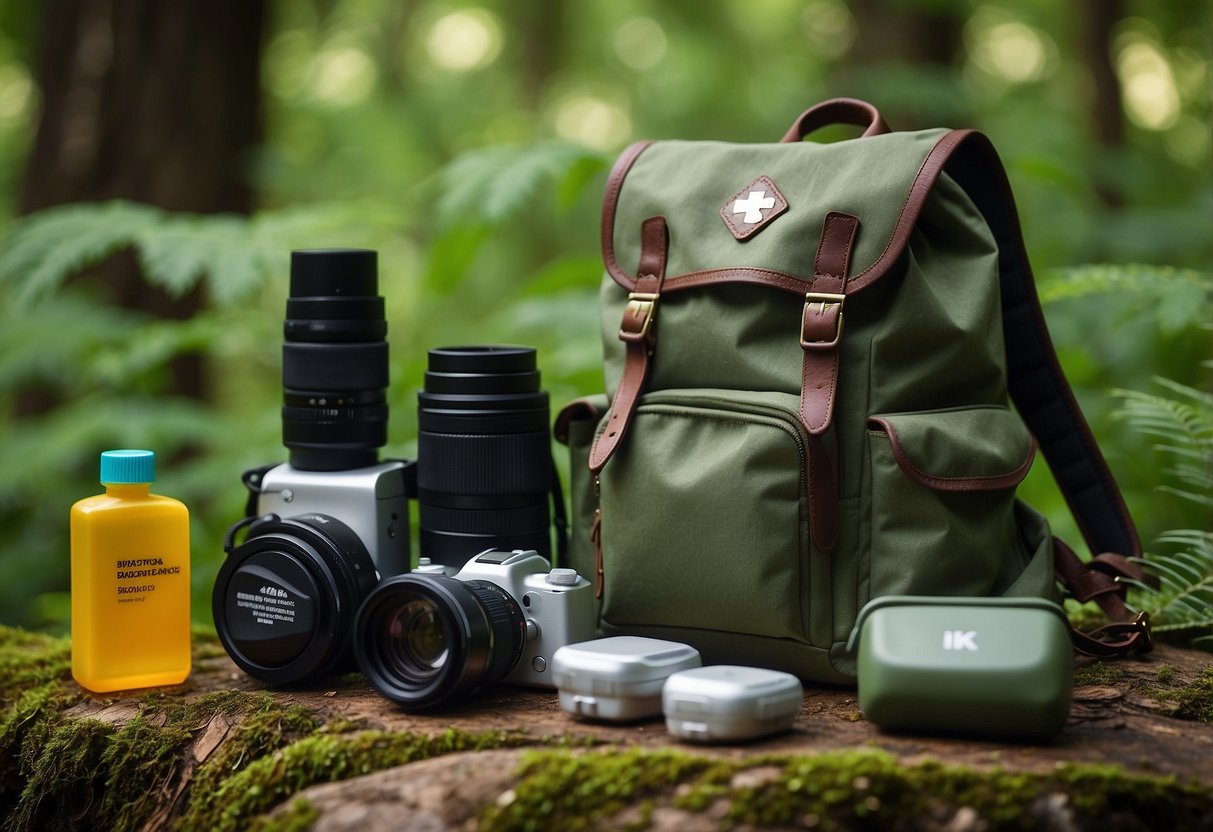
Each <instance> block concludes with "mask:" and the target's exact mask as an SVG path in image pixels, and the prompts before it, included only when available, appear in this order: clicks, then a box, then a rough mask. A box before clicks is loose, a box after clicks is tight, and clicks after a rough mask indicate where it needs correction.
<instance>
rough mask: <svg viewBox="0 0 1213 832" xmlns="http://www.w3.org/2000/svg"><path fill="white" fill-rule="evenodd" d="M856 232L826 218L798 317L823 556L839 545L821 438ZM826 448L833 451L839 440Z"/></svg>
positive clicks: (851, 223) (814, 508)
mask: <svg viewBox="0 0 1213 832" xmlns="http://www.w3.org/2000/svg"><path fill="white" fill-rule="evenodd" d="M858 229H859V220H858V219H856V218H855V217H852V216H851V215H849V214H840V213H837V212H834V211H831V212H830V213H829V214H827V215H826V220H825V225H824V227H823V228H822V230H821V242H819V243H818V244H817V256H816V257H815V258H814V260H813V283H812V284H811V285H810V287H809V288H810V290H811V291H809V292H808V293H807V294H806V295H805V302H804V312H803V314H802V315H801V319H800V348H801V349H802V350H803V351H804V364H803V368H802V371H801V380H800V421H801V424H803V425H804V429H805V430H806V431H807V432H808V434H809V464H808V468H809V470H808V474H809V530H810V534H811V535H812V538H813V543H814V544H816V546H817V548H819V549H821V550H822V551H823V552H828V551H830V550H831V549H833V548H834V544H835V543H836V542H837V541H838V471H837V469H836V468H835V464H834V459H833V456H834V454H832V453H831V452H830V448H829V447H827V442H826V441H825V440H824V439H823V436H824V435H825V433H826V431H827V430H829V428H830V424H831V423H832V422H833V419H834V399H835V397H836V395H837V393H838V360H839V355H840V346H841V341H842V323H843V319H842V305H843V301H844V300H845V295H844V294H843V290H844V289H845V288H846V282H847V268H848V267H849V265H850V261H851V245H852V244H853V243H854V242H855V232H856V231H857V230H858ZM828 445H829V446H830V447H836V445H837V442H836V441H831V442H829V443H828Z"/></svg>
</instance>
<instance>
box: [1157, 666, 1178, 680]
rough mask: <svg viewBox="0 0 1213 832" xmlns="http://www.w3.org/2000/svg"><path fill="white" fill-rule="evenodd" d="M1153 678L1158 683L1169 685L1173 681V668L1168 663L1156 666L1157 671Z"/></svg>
mask: <svg viewBox="0 0 1213 832" xmlns="http://www.w3.org/2000/svg"><path fill="white" fill-rule="evenodd" d="M1154 678H1155V679H1157V680H1158V683H1159V684H1160V685H1170V684H1172V683H1173V682H1174V681H1175V668H1173V667H1171V665H1169V664H1164V665H1163V666H1162V667H1160V668H1158V671H1157V672H1156V673H1155V674H1154Z"/></svg>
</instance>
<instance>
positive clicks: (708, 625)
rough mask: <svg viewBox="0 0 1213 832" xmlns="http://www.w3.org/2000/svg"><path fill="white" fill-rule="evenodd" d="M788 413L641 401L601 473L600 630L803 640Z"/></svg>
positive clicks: (794, 441) (768, 405)
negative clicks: (668, 630) (704, 632)
mask: <svg viewBox="0 0 1213 832" xmlns="http://www.w3.org/2000/svg"><path fill="white" fill-rule="evenodd" d="M797 405H798V399H797V398H796V397H795V396H791V395H788V394H784V393H737V392H734V391H727V390H683V391H678V392H677V393H674V392H662V393H651V394H649V395H647V396H645V397H644V398H643V399H642V400H641V402H640V405H639V407H638V408H637V409H636V412H635V414H634V415H633V420H632V423H631V424H630V425H629V427H628V436H627V437H626V439H625V441H624V442H623V444H622V445H621V446H620V448H619V451H618V452H617V453H616V454H615V456H614V457H613V458H612V459H611V461H610V462H609V463H608V464H607V465H606V467H605V468H604V469H603V471H602V474H601V500H602V529H601V531H602V562H603V573H604V594H603V620H604V621H605V622H606V623H608V624H610V625H611V626H613V627H617V628H624V629H626V628H627V627H628V626H660V627H677V628H695V629H703V630H717V631H725V632H732V633H743V634H752V635H761V636H771V637H775V638H794V639H798V640H800V641H807V640H808V639H807V638H806V631H805V622H804V617H803V616H802V605H801V599H802V598H803V597H804V593H805V592H807V590H808V587H807V585H806V584H807V580H808V575H809V571H808V566H807V558H808V550H809V549H808V503H807V493H806V483H805V477H804V470H805V454H806V452H807V451H806V446H805V439H804V435H803V433H802V429H801V427H800V423H799V419H798V417H797V415H796V408H797Z"/></svg>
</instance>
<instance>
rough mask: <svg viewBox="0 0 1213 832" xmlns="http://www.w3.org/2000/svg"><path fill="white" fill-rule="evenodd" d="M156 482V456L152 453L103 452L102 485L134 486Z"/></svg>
mask: <svg viewBox="0 0 1213 832" xmlns="http://www.w3.org/2000/svg"><path fill="white" fill-rule="evenodd" d="M155 481H156V454H155V453H153V452H152V451H132V450H123V451H103V452H102V454H101V484H102V485H135V484H137V483H144V482H155Z"/></svg>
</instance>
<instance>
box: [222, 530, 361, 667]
mask: <svg viewBox="0 0 1213 832" xmlns="http://www.w3.org/2000/svg"><path fill="white" fill-rule="evenodd" d="M376 580H378V575H377V574H376V572H375V566H374V564H373V563H372V562H371V558H370V555H369V554H368V553H367V551H366V547H365V546H363V544H362V541H361V540H359V538H358V535H357V534H355V533H354V531H353V530H352V529H350V528H349V527H348V526H346V525H345V524H344V523H342V522H341V521H339V520H336V519H334V518H332V517H328V516H326V515H323V514H301V515H299V516H298V517H292V518H288V519H285V520H283V519H281V518H279V517H278V516H277V515H273V514H270V515H266V516H265V517H262V518H259V519H258V520H256V521H254V522H253V524H252V525H251V526H250V528H249V535H248V537H247V538H246V539H245V541H244V543H242V544H240V545H239V546H237V547H236V548H235V549H233V550H232V551H231V554H229V555H228V557H227V559H226V560H225V561H224V562H223V566H222V567H221V568H220V569H219V575H218V577H216V579H215V589H214V594H213V595H212V597H211V611H212V612H213V613H214V616H215V630H216V631H217V632H218V634H219V640H220V641H221V642H222V643H223V647H224V649H225V650H227V653H228V655H229V656H231V657H232V660H233V661H234V662H235V663H236V664H237V665H238V666H239V667H240V668H241V669H242V670H243V671H244V672H246V673H248V674H249V675H250V676H253V677H255V678H257V679H261V680H263V681H266V682H270V683H273V684H280V685H287V684H292V683H294V682H300V681H303V680H305V679H310V678H315V677H319V676H323V675H325V674H327V673H330V672H332V671H334V670H336V669H338V668H339V667H341V666H342V665H343V664H346V663H348V661H349V659H350V656H351V651H350V649H349V648H350V639H351V635H352V633H353V622H352V618H353V613H354V610H356V609H357V607H358V604H359V603H361V601H362V599H363V598H365V597H366V595H367V593H369V592H370V591H371V588H372V587H373V586H374V585H375V581H376Z"/></svg>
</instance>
